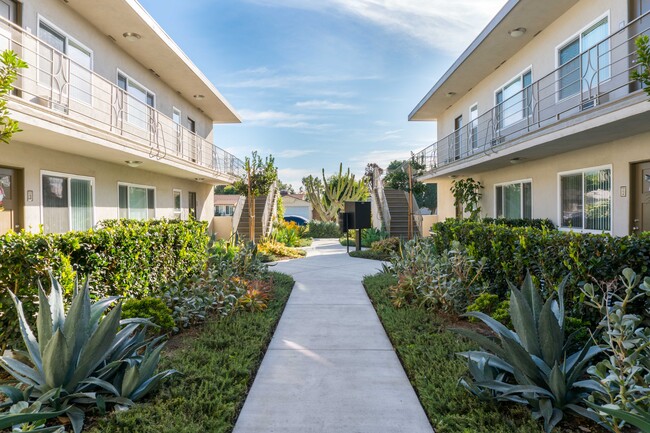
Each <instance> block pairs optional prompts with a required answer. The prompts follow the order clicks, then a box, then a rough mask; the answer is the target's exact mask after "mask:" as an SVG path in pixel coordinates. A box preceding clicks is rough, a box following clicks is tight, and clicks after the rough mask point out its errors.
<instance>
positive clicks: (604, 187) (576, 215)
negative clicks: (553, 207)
mask: <svg viewBox="0 0 650 433" xmlns="http://www.w3.org/2000/svg"><path fill="white" fill-rule="evenodd" d="M559 177H560V227H562V228H566V229H577V230H592V231H598V232H603V231H605V232H606V231H610V230H611V228H612V212H611V211H612V169H611V168H609V167H604V168H603V167H601V168H592V169H586V170H580V171H574V172H568V173H560V175H559Z"/></svg>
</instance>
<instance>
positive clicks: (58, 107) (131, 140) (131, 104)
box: [0, 18, 244, 180]
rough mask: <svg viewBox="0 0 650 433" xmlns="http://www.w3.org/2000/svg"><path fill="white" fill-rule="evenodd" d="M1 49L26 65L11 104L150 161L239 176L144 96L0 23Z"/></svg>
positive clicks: (230, 158)
mask: <svg viewBox="0 0 650 433" xmlns="http://www.w3.org/2000/svg"><path fill="white" fill-rule="evenodd" d="M70 45H71V44H70ZM5 49H12V50H13V51H15V52H16V53H17V55H18V56H19V57H21V58H22V59H23V60H25V61H26V62H27V63H28V64H29V68H27V69H22V70H20V72H19V76H18V78H17V80H16V81H15V83H14V87H15V90H14V92H13V94H12V95H11V98H12V99H14V100H18V101H21V102H23V103H25V102H26V103H28V104H32V105H33V106H35V107H38V108H46V109H48V110H51V111H53V112H55V113H58V114H61V115H64V116H65V117H67V118H68V119H69V120H71V121H74V122H78V123H80V124H82V125H83V126H84V127H86V128H89V129H94V130H96V131H100V132H103V133H110V134H112V135H115V136H116V137H119V138H120V139H122V140H126V141H127V142H128V144H127V146H130V147H132V148H134V149H137V150H141V151H145V152H148V154H149V156H150V157H151V158H155V159H159V160H161V159H168V160H181V161H183V162H185V163H190V164H191V165H195V166H197V167H200V168H203V169H208V170H211V171H213V172H214V173H215V175H221V176H225V177H227V178H230V179H232V180H234V179H235V178H238V177H241V176H242V174H243V172H244V170H243V163H242V161H241V160H240V159H238V158H237V157H235V156H234V155H232V154H230V153H228V152H226V151H225V150H223V149H221V148H219V147H217V146H215V145H214V144H213V143H211V142H210V141H208V140H206V139H204V138H203V137H201V136H199V135H197V134H196V133H194V132H192V131H190V130H189V129H187V128H185V127H184V126H182V125H180V124H179V123H176V122H174V121H173V120H172V119H171V118H169V117H167V116H166V115H165V114H163V113H161V112H160V111H158V110H156V109H155V108H154V107H152V106H150V104H151V102H152V101H151V100H150V98H149V97H148V95H147V92H140V91H137V90H135V91H132V92H127V91H125V90H124V89H122V88H121V87H119V86H118V85H116V84H114V83H112V82H110V81H108V80H106V79H105V78H103V77H101V76H100V75H97V74H96V73H94V72H93V71H92V70H90V69H88V68H87V67H85V66H84V65H83V64H81V63H79V62H77V61H76V60H74V59H72V58H71V57H69V56H68V55H66V54H64V53H62V52H61V51H59V50H57V49H56V48H54V47H53V46H52V45H50V44H48V43H47V42H46V41H44V40H42V39H39V38H38V37H36V36H34V35H32V34H31V33H29V32H27V31H25V30H24V29H23V28H21V27H19V26H17V25H15V24H13V23H11V22H9V21H7V20H5V19H3V18H0V51H1V50H5ZM82 57H83V56H82ZM75 58H76V57H75ZM77 60H80V59H77ZM81 62H83V59H81Z"/></svg>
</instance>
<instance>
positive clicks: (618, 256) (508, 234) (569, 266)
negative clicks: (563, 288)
mask: <svg viewBox="0 0 650 433" xmlns="http://www.w3.org/2000/svg"><path fill="white" fill-rule="evenodd" d="M433 230H434V235H433V236H432V237H431V238H429V239H431V241H430V242H431V244H432V248H433V249H434V250H436V251H444V250H445V249H446V248H448V247H449V245H451V243H452V242H453V241H458V242H460V243H461V244H462V245H463V246H464V247H465V248H466V250H467V252H468V254H469V255H470V256H471V257H474V258H478V257H484V258H485V259H486V262H485V269H484V271H483V274H482V276H481V282H483V283H487V284H489V288H490V289H489V291H490V293H494V294H497V295H499V297H500V298H501V299H505V297H506V295H507V292H508V290H507V289H508V281H512V282H514V283H516V284H521V283H522V282H523V279H524V277H525V275H526V273H527V272H528V271H529V270H530V272H531V274H532V276H533V277H534V279H535V280H537V281H539V283H540V286H541V289H542V291H543V292H545V293H546V294H547V295H548V294H549V293H548V292H549V290H550V288H552V287H555V286H557V285H558V284H559V283H560V282H561V281H562V279H563V278H564V277H565V276H566V275H567V274H569V275H570V277H569V281H568V284H567V306H568V312H569V315H570V316H572V317H575V318H579V319H581V320H584V321H585V322H587V323H590V324H592V325H596V324H597V323H598V321H599V320H600V318H599V316H598V314H596V313H595V312H594V311H593V310H592V309H590V308H588V307H587V306H586V305H585V304H584V303H582V302H581V297H582V293H581V292H580V287H581V286H582V285H583V284H584V283H587V282H590V281H593V280H596V281H610V280H612V279H614V278H616V276H617V275H619V274H620V273H621V272H622V270H623V269H624V268H626V267H632V268H634V269H637V270H638V271H639V272H643V273H644V272H647V271H648V266H649V264H650V233H642V234H639V235H635V236H626V237H612V236H610V235H607V234H600V235H597V234H581V233H573V232H564V231H558V230H549V229H547V228H541V229H537V228H533V227H508V226H505V225H496V224H484V223H477V222H470V221H456V220H447V221H445V222H444V223H438V224H435V225H434V227H433ZM639 307H642V305H639V306H637V310H635V311H636V312H640V310H638V308H639Z"/></svg>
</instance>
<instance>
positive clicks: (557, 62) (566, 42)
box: [554, 9, 612, 104]
mask: <svg viewBox="0 0 650 433" xmlns="http://www.w3.org/2000/svg"><path fill="white" fill-rule="evenodd" d="M603 18H607V37H608V38H609V37H611V36H612V18H611V9H607V11H606V12H605V13H603V14H602V15H600V16H599V17H598V18H596V19H595V20H593V21H591V22H590V23H589V24H587V25H586V26H584V27H582V29H580V30H579V31H578V32H576V33H574V34H573V35H571V36H570V37H568V38H567V39H565V40H564V41H563V42H562V43H561V44H559V45H556V46H555V51H554V56H555V73H556V78H555V101H556V102H562V101H565V100H567V99H569V98H572V97H574V96H576V94H573V95H569V96H566V97H564V98H561V99H560V79H559V73H560V71H559V69H560V67H561V65H560V50H561V49H563V48H566V47H567V46H568V45H569V44H570V43H571V42H573V41H575V40H576V38H577V39H578V43H579V45H580V47H579V50H580V52H579V53H578V55H577V56H576V57H579V58H581V56H582V54H583V49H582V34H583V33H584V32H585V31H586V30H588V29H589V28H591V27H593V26H595V25H596V24H598V22H599V21H602V20H603ZM597 45H598V44H597ZM609 50H610V52H609V53H608V54H609V66H608V67H609V68H610V70H611V67H612V61H611V60H612V59H611V50H612V47H611V46H610V47H609ZM576 57H574V58H573V59H571V60H570V61H573V60H574V59H575V58H576ZM580 70H581V71H582V59H581V60H580ZM610 72H611V71H610ZM609 80H611V73H610V78H609V79H608V80H605V81H603V83H606V82H608V81H609ZM580 81H581V82H582V74H580ZM580 90H581V91H582V84H581V85H580ZM577 94H578V95H580V92H578V93H577ZM580 103H581V104H582V95H580Z"/></svg>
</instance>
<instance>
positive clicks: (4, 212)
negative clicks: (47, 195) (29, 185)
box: [0, 167, 22, 235]
mask: <svg viewBox="0 0 650 433" xmlns="http://www.w3.org/2000/svg"><path fill="white" fill-rule="evenodd" d="M20 181H21V178H20V172H19V171H18V170H14V169H10V168H2V167H0V235H1V234H5V233H7V232H8V231H10V230H15V231H19V230H20V229H21V227H22V226H21V210H22V209H21V207H20V198H21V197H22V190H21V187H20Z"/></svg>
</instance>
